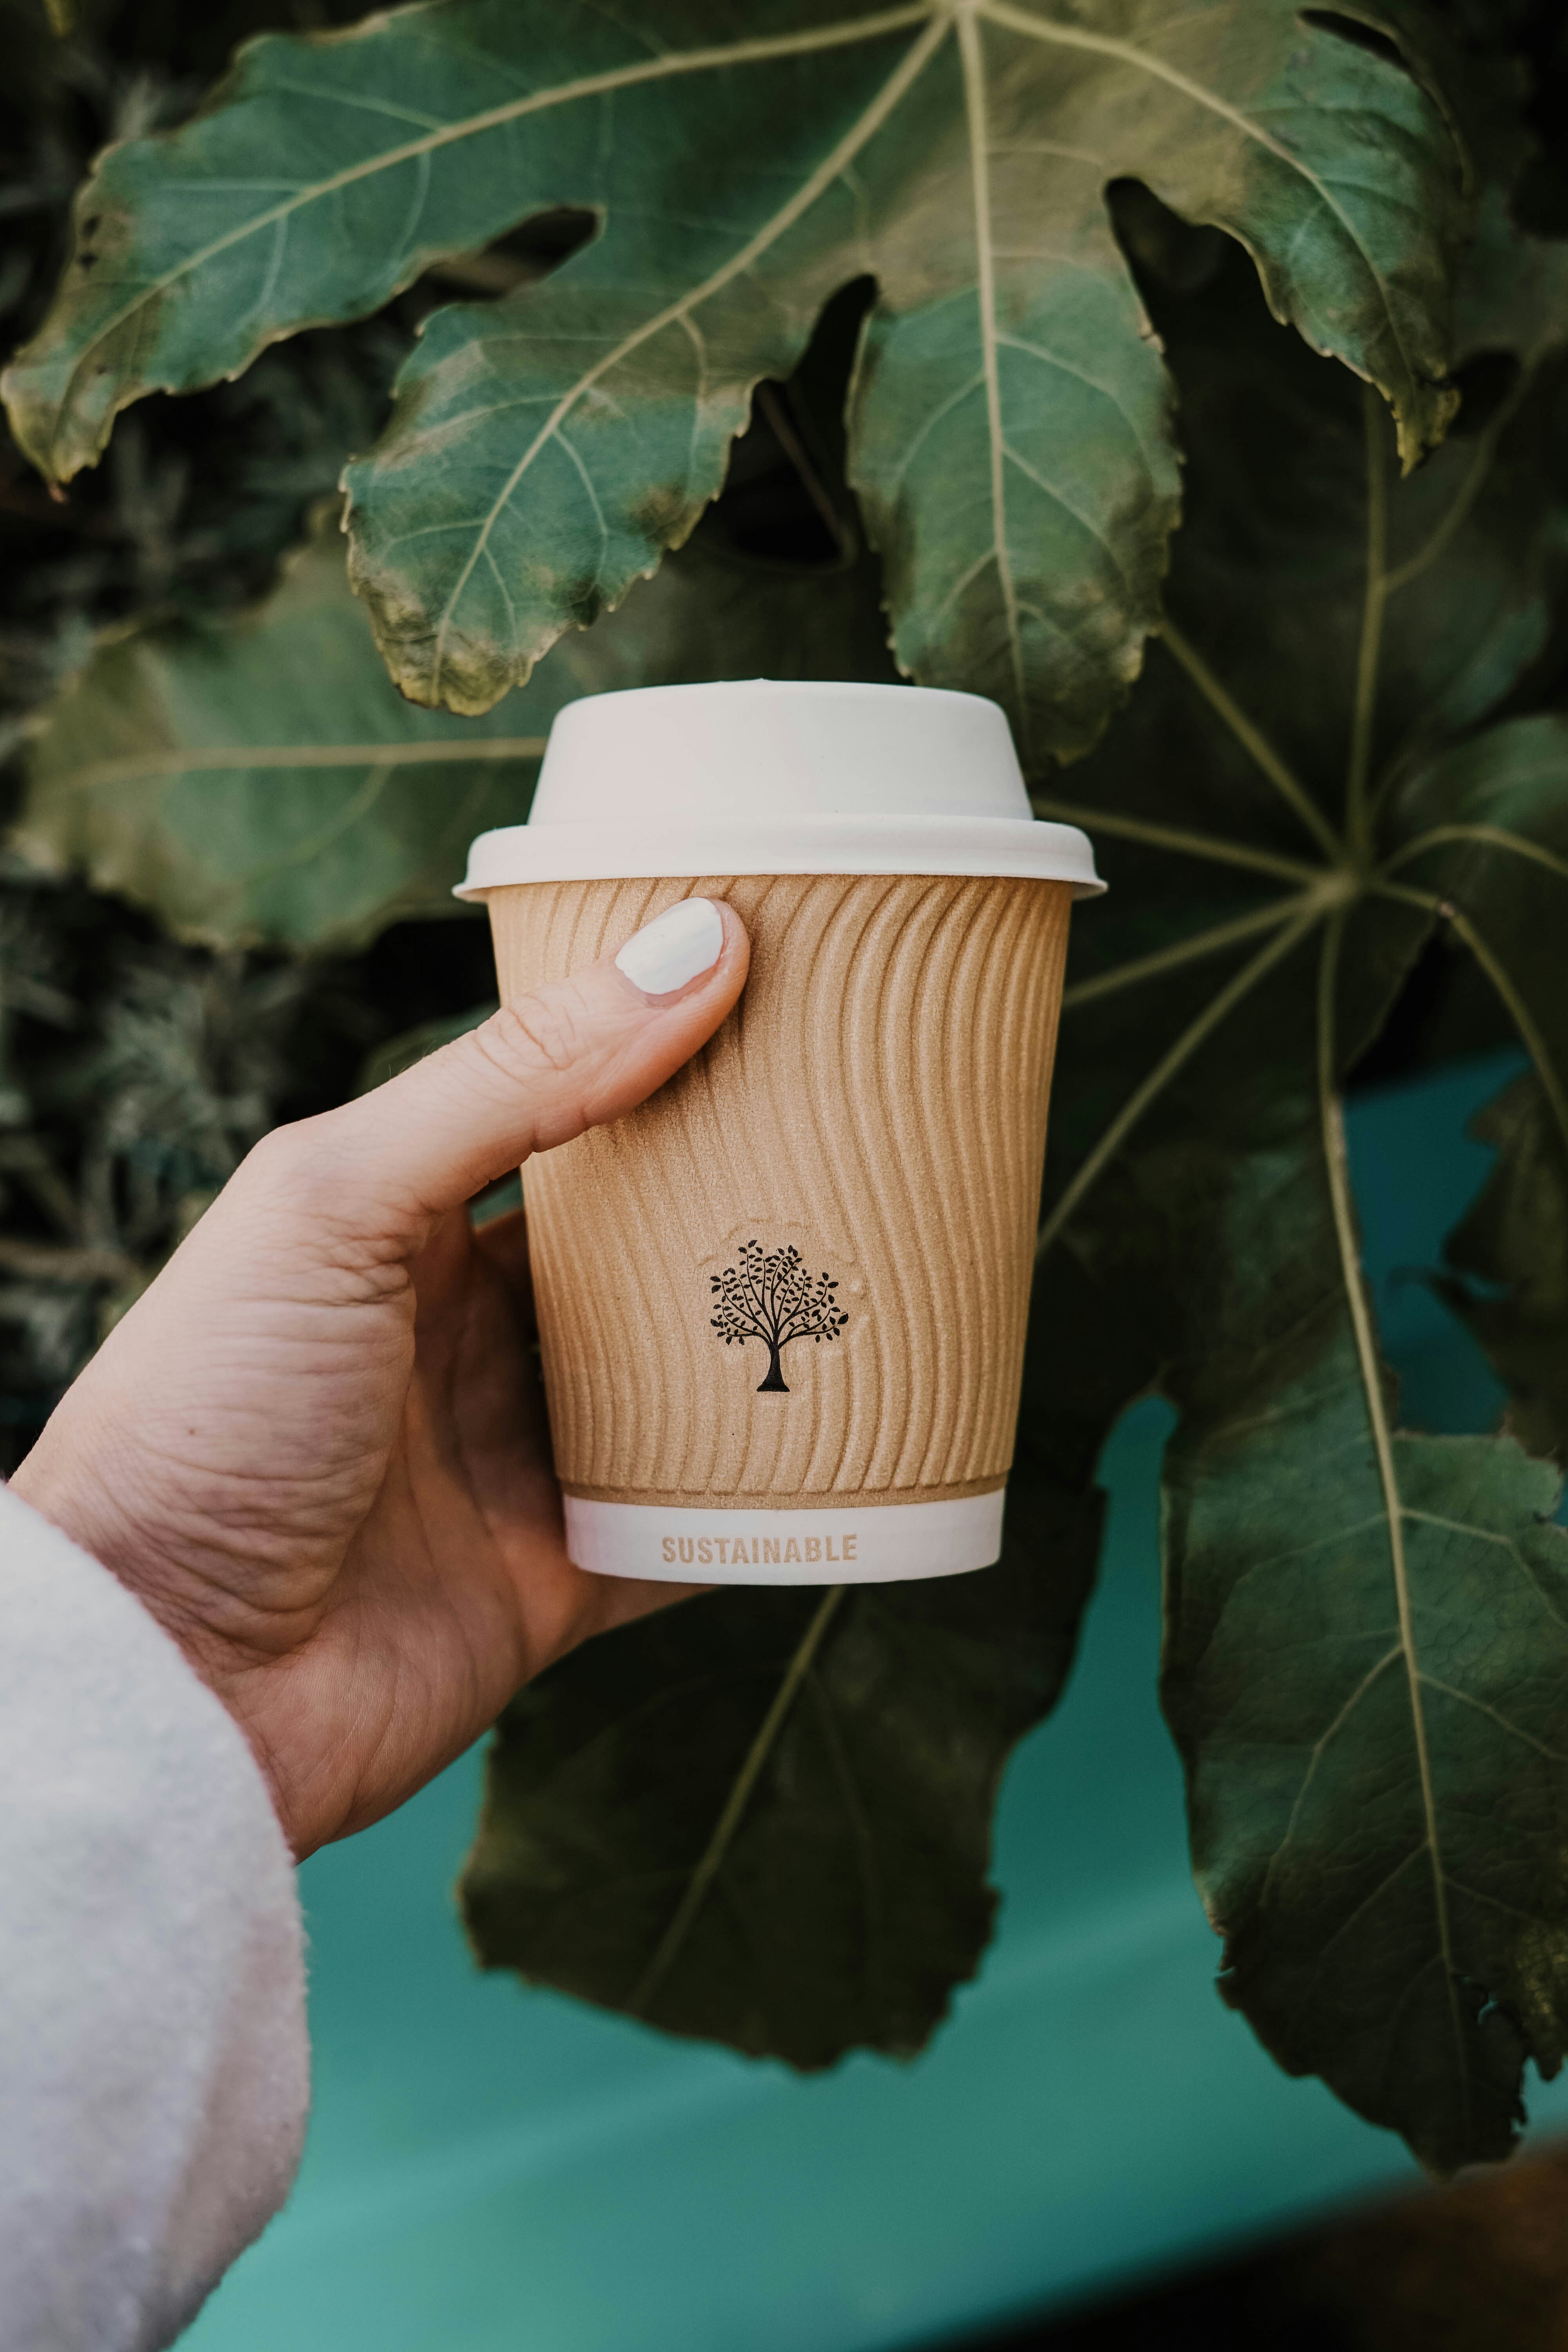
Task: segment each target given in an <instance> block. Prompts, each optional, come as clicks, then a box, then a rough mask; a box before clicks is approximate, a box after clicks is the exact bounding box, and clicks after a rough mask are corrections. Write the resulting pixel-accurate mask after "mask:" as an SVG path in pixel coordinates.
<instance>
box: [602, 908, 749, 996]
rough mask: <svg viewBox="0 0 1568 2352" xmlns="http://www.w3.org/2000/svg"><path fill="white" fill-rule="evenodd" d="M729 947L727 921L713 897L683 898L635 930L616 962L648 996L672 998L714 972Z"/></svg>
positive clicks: (619, 969) (630, 979)
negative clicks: (726, 943) (701, 975)
mask: <svg viewBox="0 0 1568 2352" xmlns="http://www.w3.org/2000/svg"><path fill="white" fill-rule="evenodd" d="M723 947H724V921H723V918H722V916H721V914H720V912H719V909H718V908H717V907H716V906H715V905H714V904H713V901H712V899H711V898H681V899H679V901H678V902H677V904H676V905H675V906H673V907H667V908H665V910H664V912H663V914H662V915H656V916H655V917H654V919H653V920H652V922H651V923H645V924H644V925H643V928H642V929H641V930H640V931H635V932H634V933H633V934H632V936H631V938H630V939H629V940H627V941H626V946H625V947H624V948H623V949H622V950H621V951H620V953H619V955H618V956H617V957H616V971H624V972H625V974H626V978H627V979H628V980H629V981H630V982H631V984H632V986H633V987H634V988H640V989H641V990H642V992H643V994H644V995H645V996H668V994H669V993H670V992H671V990H673V989H677V988H684V987H685V985H686V983H687V982H688V981H689V980H695V979H696V977H697V975H698V973H699V972H700V971H710V970H711V969H712V967H713V965H714V964H716V963H717V962H718V961H719V958H720V956H721V953H722V951H723Z"/></svg>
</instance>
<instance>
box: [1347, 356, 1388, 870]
mask: <svg viewBox="0 0 1568 2352" xmlns="http://www.w3.org/2000/svg"><path fill="white" fill-rule="evenodd" d="M1362 414H1363V419H1364V423H1365V430H1366V594H1365V598H1364V600H1363V604H1362V617H1361V650H1360V653H1359V655H1358V656H1357V659H1356V682H1355V708H1354V711H1353V713H1352V719H1351V748H1350V762H1349V766H1348V768H1347V771H1346V774H1345V831H1346V834H1347V835H1348V837H1349V839H1350V842H1351V844H1352V848H1354V849H1357V850H1359V851H1360V852H1361V853H1362V855H1363V856H1365V855H1366V854H1367V852H1368V851H1369V849H1370V847H1371V841H1370V833H1369V824H1368V818H1369V814H1370V813H1369V810H1368V806H1367V787H1368V784H1369V783H1370V782H1371V779H1372V748H1373V728H1374V727H1375V725H1376V720H1377V666H1378V662H1379V660H1380V659H1381V657H1382V653H1383V615H1384V606H1385V604H1387V601H1388V452H1387V449H1386V446H1385V445H1384V420H1383V410H1382V408H1381V406H1380V405H1379V403H1378V398H1377V394H1375V393H1374V392H1373V389H1372V386H1371V385H1370V384H1365V385H1363V388H1362Z"/></svg>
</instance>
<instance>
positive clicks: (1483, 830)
mask: <svg viewBox="0 0 1568 2352" xmlns="http://www.w3.org/2000/svg"><path fill="white" fill-rule="evenodd" d="M1445 841H1479V842H1481V843H1483V844H1484V845H1485V846H1486V847H1487V848H1489V849H1503V850H1507V851H1509V852H1510V854H1511V855H1512V856H1515V857H1527V858H1529V859H1530V861H1531V864H1532V865H1535V866H1544V867H1545V869H1546V871H1547V873H1548V874H1555V875H1556V876H1557V877H1558V879H1559V881H1563V882H1568V858H1565V857H1558V856H1554V855H1553V854H1552V851H1551V850H1550V849H1542V846H1541V845H1540V843H1539V842H1535V841H1528V840H1526V838H1525V836H1524V835H1522V834H1519V833H1510V832H1509V831H1508V829H1507V827H1506V826H1504V825H1500V824H1435V825H1434V826H1433V827H1432V829H1431V831H1430V832H1429V833H1422V834H1417V835H1416V836H1415V840H1414V841H1407V842H1406V843H1405V845H1404V847H1403V848H1402V849H1396V850H1395V851H1394V854H1393V856H1391V857H1385V858H1384V861H1383V865H1382V866H1381V868H1380V869H1379V870H1380V872H1381V873H1383V874H1392V873H1393V872H1394V869H1395V867H1396V866H1405V865H1407V864H1408V862H1409V860H1410V859H1411V858H1413V857H1419V856H1422V855H1423V854H1424V853H1425V852H1426V850H1428V849H1436V847H1437V846H1438V845H1439V844H1440V843H1442V842H1445Z"/></svg>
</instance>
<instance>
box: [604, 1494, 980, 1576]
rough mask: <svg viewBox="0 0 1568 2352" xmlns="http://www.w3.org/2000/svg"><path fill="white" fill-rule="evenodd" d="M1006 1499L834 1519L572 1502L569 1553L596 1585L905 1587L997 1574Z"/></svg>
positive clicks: (870, 1508)
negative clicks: (631, 1579)
mask: <svg viewBox="0 0 1568 2352" xmlns="http://www.w3.org/2000/svg"><path fill="white" fill-rule="evenodd" d="M1005 1499H1006V1497H1005V1490H1004V1489H1003V1488H1002V1487H1000V1486H998V1487H997V1488H996V1489H995V1491H994V1493H992V1494H989V1495H956V1496H952V1498H951V1499H946V1500H942V1501H937V1502H931V1503H874V1504H870V1505H866V1504H860V1505H853V1506H850V1507H848V1508H847V1509H841V1510H836V1509H834V1508H832V1507H826V1508H823V1509H820V1510H819V1509H816V1508H815V1507H813V1508H810V1509H805V1510H796V1511H728V1510H725V1509H723V1508H722V1507H713V1508H710V1509H704V1510H700V1511H693V1510H683V1509H679V1508H677V1507H667V1506H666V1505H664V1504H662V1503H595V1502H584V1501H583V1500H581V1499H580V1498H579V1497H578V1496H575V1495H568V1496H566V1549H567V1553H568V1555H569V1557H570V1558H571V1559H574V1560H575V1561H576V1563H577V1566H578V1567H579V1568H586V1569H591V1570H593V1571H594V1573H595V1575H597V1576H641V1577H647V1578H649V1579H652V1580H654V1581H656V1582H658V1583H660V1584H901V1583H903V1582H905V1581H906V1580H909V1579H911V1578H914V1577H919V1576H961V1575H963V1573H964V1572H965V1571H966V1570H970V1569H973V1568H989V1567H990V1566H991V1563H992V1562H993V1560H994V1559H998V1558H999V1557H1000V1554H1001V1550H1002V1506H1003V1504H1004V1502H1005Z"/></svg>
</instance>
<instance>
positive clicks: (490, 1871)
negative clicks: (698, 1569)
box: [462, 1494, 1100, 2068]
mask: <svg viewBox="0 0 1568 2352" xmlns="http://www.w3.org/2000/svg"><path fill="white" fill-rule="evenodd" d="M1029 1532H1030V1535H1031V1536H1032V1537H1033V1538H1034V1540H1033V1541H1030V1542H1015V1544H1014V1546H1013V1549H1012V1551H1011V1555H1010V1558H1009V1559H1007V1560H1006V1561H1005V1562H1004V1564H1003V1565H1001V1566H999V1567H996V1568H993V1569H988V1570H984V1571H983V1572H982V1573H981V1574H979V1575H978V1576H973V1577H951V1578H940V1579H937V1580H933V1581H931V1582H928V1583H915V1584H909V1585H882V1586H864V1587H860V1588H858V1589H855V1590H852V1591H845V1590H844V1589H843V1588H841V1587H840V1588H837V1589H834V1590H830V1591H827V1592H826V1593H825V1592H821V1591H809V1592H766V1591H752V1592H747V1591H734V1592H728V1593H721V1594H714V1595H711V1596H709V1597H708V1598H705V1599H703V1600H700V1601H692V1602H689V1603H688V1604H687V1605H686V1606H685V1607H684V1608H682V1609H680V1610H679V1611H676V1612H671V1613H667V1614H663V1615H659V1616H657V1617H651V1618H647V1619H644V1620H643V1621H642V1622H641V1623H640V1624H638V1625H637V1626H636V1627H634V1628H632V1629H630V1631H629V1632H628V1633H626V1634H625V1635H623V1636H620V1637H617V1638H616V1640H615V1641H613V1642H595V1643H592V1644H591V1645H590V1646H589V1648H588V1649H587V1650H586V1651H585V1652H584V1653H583V1654H581V1656H580V1657H578V1658H576V1659H574V1660H572V1661H569V1662H567V1664H565V1665H564V1666H563V1667H558V1668H556V1669H554V1670H552V1672H551V1673H550V1674H548V1675H544V1676H543V1677H542V1679H541V1680H540V1681H539V1682H538V1683H536V1684H534V1685H532V1686H531V1688H529V1689H527V1690H525V1691H523V1692H522V1693H521V1695H520V1696H518V1697H517V1698H516V1699H514V1700H513V1702H512V1705H511V1706H510V1709H509V1710H508V1712H507V1714H506V1715H505V1716H504V1717H502V1719H501V1724H500V1730H499V1732H498V1735H497V1738H496V1743H495V1745H494V1747H493V1748H492V1749H491V1751H490V1758H489V1772H488V1780H487V1789H486V1799H485V1809H484V1814H483V1817H482V1820H481V1822H480V1827H479V1839H478V1843H477V1844H476V1846H475V1849H474V1852H473V1853H472V1855H471V1857H470V1859H469V1862H468V1867H467V1870H466V1871H465V1874H464V1878H463V1888H462V1895H463V1906H464V1911H465V1914H466V1916H467V1919H468V1930H469V1933H470V1935H471V1937H473V1940H474V1944H475V1948H476V1949H477V1951H478V1953H479V1958H480V1959H481V1960H482V1961H484V1962H485V1964H486V1965H487V1966H489V1967H492V1968H494V1967H511V1968H516V1969H520V1970H521V1972H522V1973H523V1974H524V1975H525V1976H527V1977H528V1978H529V1979H531V1980H532V1981H534V1982H536V1983H545V1984H551V1985H555V1986H559V1987H560V1988H562V1989H563V1990H566V1991H569V1992H575V1993H580V1994H583V1995H584V1996H585V1997H586V1998H587V1999H589V2000H596V2001H601V2002H604V2003H605V2004H607V2005H608V2006H610V2007H613V2008H616V2009H622V2010H626V2011H628V2012H629V2013H630V2014H631V2015H632V2016H635V2017H641V2018H645V2019H647V2021H649V2022H651V2023H653V2024H656V2025H660V2026H663V2027H664V2028H666V2029H667V2031H669V2032H677V2033H695V2034H702V2035H705V2036H709V2037H713V2036H718V2037H720V2038H721V2039H722V2040H724V2041H726V2042H730V2043H731V2044H732V2045H733V2046H734V2047H735V2048H737V2049H740V2050H744V2051H747V2052H750V2053H752V2054H753V2055H773V2056H778V2057H783V2058H787V2059H788V2060H789V2061H790V2062H791V2063H793V2064H795V2065H796V2066H801V2067H807V2068H811V2067H820V2066H827V2065H831V2064H832V2063H833V2062H834V2061H835V2060H836V2059H837V2058H839V2057H841V2056H842V2055H843V2053H844V2052H845V2051H846V2050H847V2049H848V2048H851V2047H855V2046H861V2047H869V2048H872V2049H878V2050H883V2051H886V2052H888V2053H890V2054H892V2055H895V2056H906V2057H907V2056H909V2055H910V2053H913V2052H914V2051H916V2050H918V2049H920V2048H921V2045H922V2043H923V2042H925V2041H926V2040H927V2039H928V2037H929V2036H930V2034H931V2032H932V2030H933V2028H934V2027H935V2026H936V2025H937V2023H938V2022H939V2021H940V2020H941V2019H942V2016H943V2015H944V2013H945V2011H946V2010H947V2007H948V2004H949V2002H950V2000H951V1999H952V1991H953V1988H954V1987H955V1986H956V1985H958V1984H959V1983H961V1982H963V1979H965V1978H968V1977H971V1976H973V1973H974V1971H975V1969H976V1967H977V1966H978V1964H979V1960H980V1956H981V1954H982V1953H983V1951H984V1948H985V1946H986V1944H987V1943H988V1942H989V1940H990V1936H991V1928H992V1922H993V1917H994V1911H995V1906H996V1896H995V1893H994V1890H993V1889H992V1888H991V1887H990V1886H989V1885H987V1884H986V1879H985V1870H986V1864H987V1860H988V1856H989V1853H990V1843H991V1816H992V1812H993V1810H994V1803H995V1797H996V1790H997V1786H998V1784H999V1782H1000V1780H1001V1776H1002V1769H1003V1766H1004V1764H1005V1761H1006V1759H1007V1756H1008V1754H1009V1753H1010V1751H1011V1749H1012V1748H1013V1745H1014V1743H1015V1742H1016V1740H1017V1739H1018V1738H1019V1737H1020V1736H1021V1734H1022V1733H1023V1732H1025V1731H1026V1730H1027V1729H1028V1728H1029V1727H1030V1726H1031V1725H1032V1724H1034V1723H1037V1721H1038V1720H1039V1719H1040V1717H1042V1716H1043V1715H1045V1714H1047V1712H1048V1711H1049V1709H1050V1708H1051V1707H1052V1706H1054V1704H1055V1702H1056V1700H1057V1697H1058V1694H1059V1692H1060V1689H1061V1686H1062V1684H1063V1682H1064V1680H1065V1678H1066V1675H1067V1671H1068V1664H1069V1663H1070V1661H1071V1656H1072V1647H1073V1641H1074V1637H1075V1635H1076V1632H1077V1626H1078V1619H1079V1612H1080V1611H1081V1609H1082V1606H1083V1603H1084V1601H1085V1598H1086V1597H1087V1593H1088V1589H1089V1582H1090V1580H1091V1578H1092V1576H1093V1572H1094V1562H1095V1557H1096V1554H1097V1552H1098V1549H1099V1543H1100V1505H1099V1498H1098V1497H1097V1496H1093V1495H1092V1494H1084V1495H1081V1496H1074V1497H1070V1498H1068V1497H1063V1498H1061V1499H1060V1501H1059V1502H1058V1506H1057V1507H1056V1509H1055V1511H1054V1513H1052V1515H1051V1517H1050V1519H1049V1523H1048V1524H1046V1525H1044V1526H1039V1527H1033V1528H1030V1530H1029Z"/></svg>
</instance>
